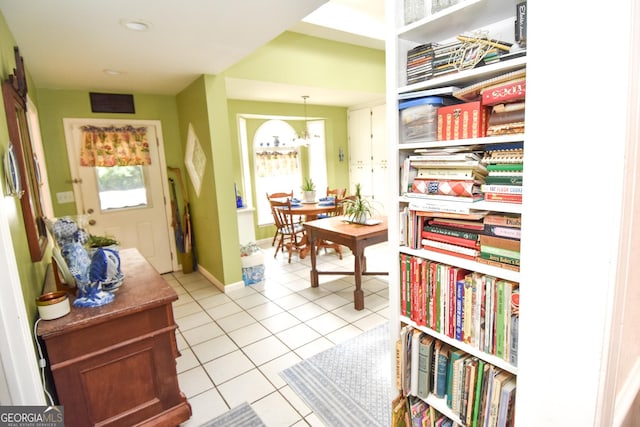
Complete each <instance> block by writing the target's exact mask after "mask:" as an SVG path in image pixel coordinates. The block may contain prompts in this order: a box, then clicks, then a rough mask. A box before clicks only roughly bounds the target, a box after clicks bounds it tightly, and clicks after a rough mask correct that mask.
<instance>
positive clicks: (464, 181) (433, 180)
mask: <svg viewBox="0 0 640 427" xmlns="http://www.w3.org/2000/svg"><path fill="white" fill-rule="evenodd" d="M407 160H408V162H409V164H410V166H411V167H412V168H414V169H415V170H416V171H417V174H416V176H415V178H414V179H413V182H412V184H411V191H410V192H408V193H407V194H406V196H408V197H420V198H426V199H431V200H446V201H456V202H474V201H477V200H481V199H482V194H481V191H480V186H481V185H482V184H483V183H484V182H485V181H484V177H485V176H486V174H487V169H486V167H484V165H482V164H481V162H480V160H481V156H480V155H479V154H478V153H477V152H474V151H460V152H447V151H440V150H423V151H422V152H421V154H420V155H415V156H409V157H408V159H407Z"/></svg>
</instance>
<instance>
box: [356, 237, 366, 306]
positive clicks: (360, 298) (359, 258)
mask: <svg viewBox="0 0 640 427" xmlns="http://www.w3.org/2000/svg"><path fill="white" fill-rule="evenodd" d="M353 255H354V258H355V266H354V268H353V276H354V279H355V282H356V290H355V291H353V306H354V308H355V309H356V310H362V309H364V293H363V292H362V272H363V271H365V266H366V261H365V258H364V248H362V247H357V248H356V251H355V253H354V254H353Z"/></svg>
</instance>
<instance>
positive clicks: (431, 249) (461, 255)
mask: <svg viewBox="0 0 640 427" xmlns="http://www.w3.org/2000/svg"><path fill="white" fill-rule="evenodd" d="M423 247H424V248H425V249H426V250H428V251H433V252H438V253H441V254H446V255H451V256H455V257H458V258H464V259H469V260H471V261H475V260H476V257H474V256H471V255H465V254H461V253H458V252H453V251H448V250H446V249H440V248H436V247H433V246H427V245H424V246H423Z"/></svg>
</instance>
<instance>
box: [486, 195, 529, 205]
mask: <svg viewBox="0 0 640 427" xmlns="http://www.w3.org/2000/svg"><path fill="white" fill-rule="evenodd" d="M484 200H486V201H488V202H504V203H522V194H506V193H484Z"/></svg>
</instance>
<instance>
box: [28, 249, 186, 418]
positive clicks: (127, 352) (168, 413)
mask: <svg viewBox="0 0 640 427" xmlns="http://www.w3.org/2000/svg"><path fill="white" fill-rule="evenodd" d="M120 257H121V268H122V272H123V273H124V275H125V279H124V282H123V284H122V286H121V287H120V288H119V290H118V291H117V292H116V294H115V295H116V298H115V300H114V301H113V302H112V303H110V304H107V305H104V306H102V307H96V308H75V307H73V306H72V307H71V312H70V313H69V314H67V315H66V316H64V317H61V318H59V319H55V320H48V321H47V320H43V321H41V322H40V323H39V324H38V329H37V331H38V332H37V333H38V335H39V336H40V337H41V338H42V340H43V341H44V343H45V347H46V350H47V358H48V364H49V367H50V368H51V372H52V374H53V379H54V382H55V387H56V392H57V395H58V399H59V404H60V405H63V406H64V415H65V426H70V427H72V426H78V427H86V426H93V425H100V426H134V425H153V426H177V425H179V424H180V423H181V422H183V421H185V420H187V419H189V418H190V417H191V406H190V405H189V403H188V402H187V399H186V397H185V396H184V394H182V392H181V391H180V389H179V387H178V377H177V373H176V358H177V357H178V356H179V353H178V348H177V346H176V338H175V330H176V324H175V321H174V319H173V310H172V307H171V303H172V302H173V301H175V300H176V299H178V296H177V294H176V293H175V291H174V290H173V289H172V288H171V287H170V286H169V284H168V283H167V282H166V281H165V280H164V279H163V278H162V276H160V275H159V274H158V273H157V272H156V270H155V269H154V268H153V267H152V266H151V264H149V263H148V262H147V261H146V260H145V259H144V258H143V257H142V255H140V253H139V252H138V251H137V250H136V249H123V250H121V251H120Z"/></svg>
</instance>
